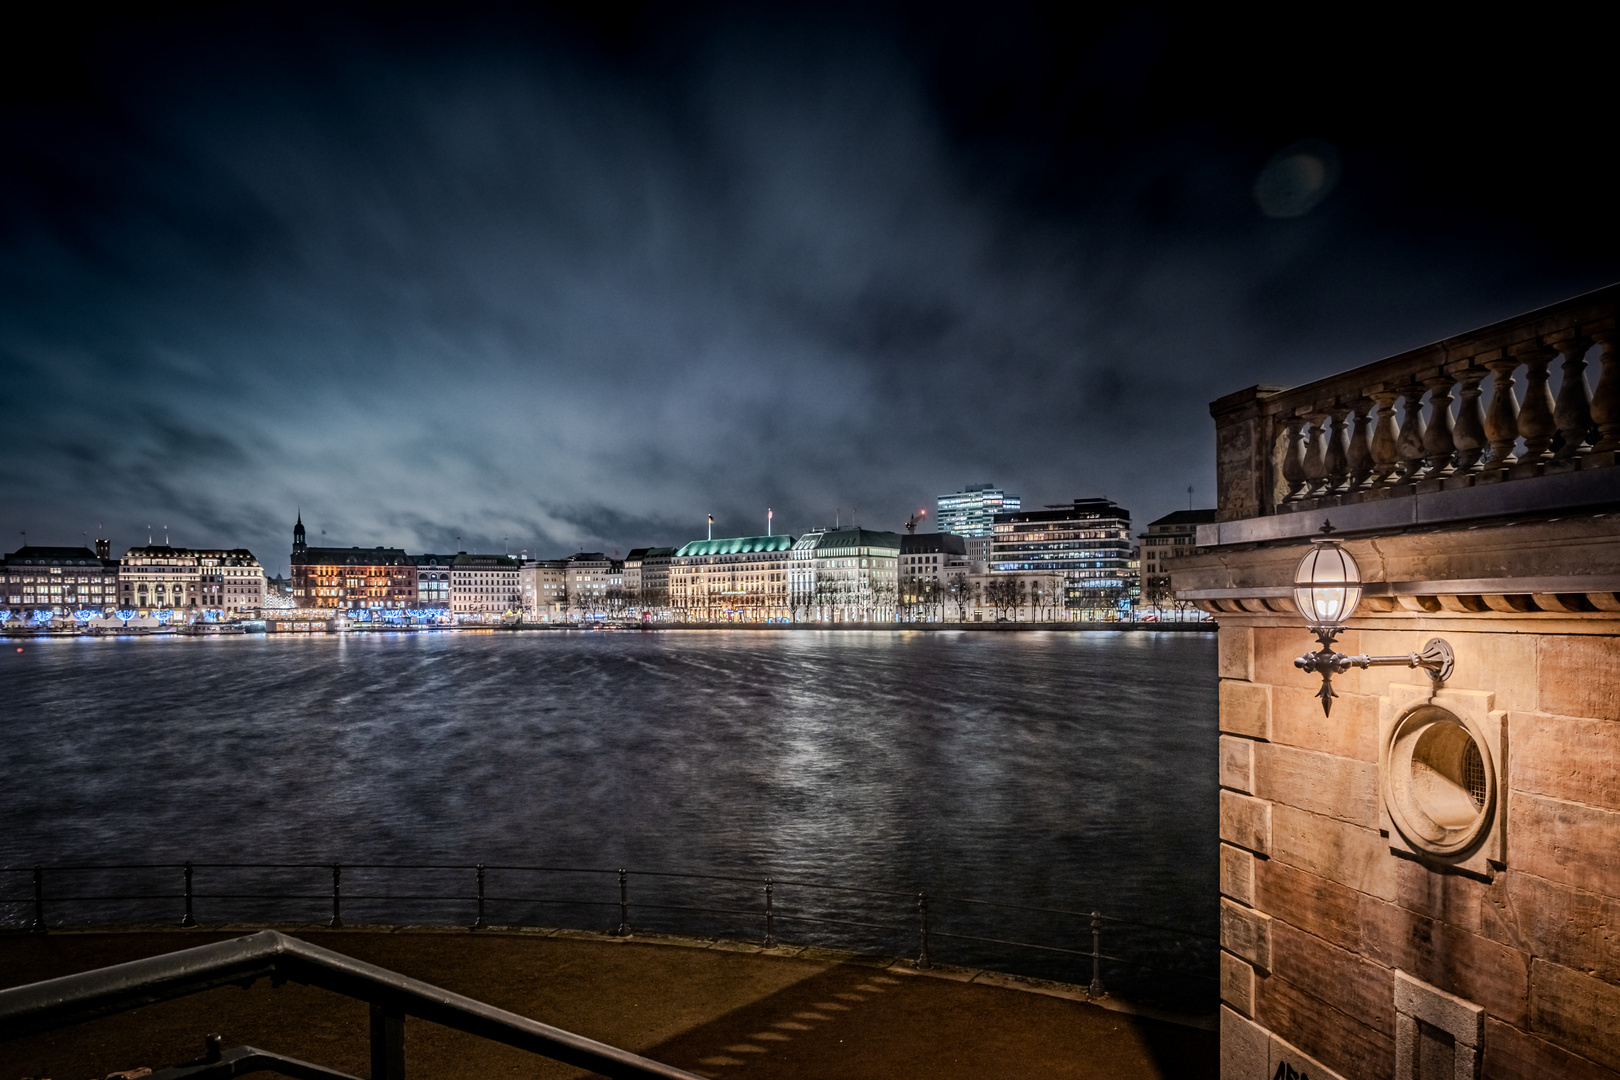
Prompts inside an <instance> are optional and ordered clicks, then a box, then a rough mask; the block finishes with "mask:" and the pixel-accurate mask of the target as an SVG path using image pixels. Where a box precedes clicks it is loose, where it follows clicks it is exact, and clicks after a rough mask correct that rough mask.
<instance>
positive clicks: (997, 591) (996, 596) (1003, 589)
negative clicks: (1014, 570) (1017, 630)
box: [984, 574, 1018, 622]
mask: <svg viewBox="0 0 1620 1080" xmlns="http://www.w3.org/2000/svg"><path fill="white" fill-rule="evenodd" d="M1017 596H1018V592H1017V587H1016V586H1015V585H1014V584H1013V581H1012V579H1011V578H1010V577H1007V576H1005V575H1003V574H992V575H991V576H990V580H989V581H987V582H985V583H984V602H985V603H986V604H988V605H990V610H991V611H993V612H994V613H995V616H996V622H1005V621H1006V619H1007V612H1008V611H1009V610H1010V609H1011V608H1012V606H1013V604H1014V603H1015V602H1016V600H1017Z"/></svg>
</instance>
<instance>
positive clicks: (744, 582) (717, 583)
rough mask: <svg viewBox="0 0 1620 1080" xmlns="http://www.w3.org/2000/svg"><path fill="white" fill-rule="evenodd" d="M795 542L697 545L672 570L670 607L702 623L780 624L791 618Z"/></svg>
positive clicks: (757, 539) (743, 539)
mask: <svg viewBox="0 0 1620 1080" xmlns="http://www.w3.org/2000/svg"><path fill="white" fill-rule="evenodd" d="M792 548H793V537H791V536H736V537H731V538H729V539H724V540H693V541H692V542H691V543H689V544H686V545H684V546H683V547H681V549H680V550H678V551H676V552H675V554H674V556H673V557H672V558H671V560H670V564H669V605H670V607H671V608H672V609H674V611H676V612H677V613H678V614H679V615H681V616H682V617H683V618H686V619H690V620H694V621H698V622H777V621H784V620H787V619H790V618H792V614H793V613H792V610H791V604H790V602H789V590H788V562H789V560H790V558H791V555H790V552H791V550H792Z"/></svg>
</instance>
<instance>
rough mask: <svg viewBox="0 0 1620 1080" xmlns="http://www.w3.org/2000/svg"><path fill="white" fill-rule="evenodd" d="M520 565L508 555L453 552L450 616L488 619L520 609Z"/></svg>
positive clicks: (521, 606) (502, 616)
mask: <svg viewBox="0 0 1620 1080" xmlns="http://www.w3.org/2000/svg"><path fill="white" fill-rule="evenodd" d="M521 570H522V568H521V567H520V566H519V565H518V560H517V559H515V558H513V557H512V556H510V555H468V554H466V553H465V552H463V553H461V554H459V555H457V556H456V557H455V559H454V560H453V561H452V562H451V564H450V612H451V614H452V615H455V616H458V617H462V618H467V619H472V620H482V621H490V620H496V619H500V618H504V617H507V616H512V617H516V616H517V615H518V614H519V613H520V612H521V611H522V610H523V587H522V583H521V581H520V580H519V575H520V573H521Z"/></svg>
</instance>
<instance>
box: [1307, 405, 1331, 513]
mask: <svg viewBox="0 0 1620 1080" xmlns="http://www.w3.org/2000/svg"><path fill="white" fill-rule="evenodd" d="M1305 419H1306V420H1308V421H1310V427H1309V428H1307V429H1306V434H1305V497H1306V498H1308V499H1316V498H1320V497H1321V496H1323V495H1326V494H1327V490H1328V473H1327V413H1325V412H1309V413H1306V414H1305Z"/></svg>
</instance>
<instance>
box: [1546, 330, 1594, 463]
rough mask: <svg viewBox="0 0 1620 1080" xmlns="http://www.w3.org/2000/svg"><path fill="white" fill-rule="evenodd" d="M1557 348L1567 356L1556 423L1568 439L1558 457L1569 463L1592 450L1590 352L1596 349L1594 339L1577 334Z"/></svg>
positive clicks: (1561, 342) (1558, 342) (1559, 430)
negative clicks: (1588, 383) (1589, 380)
mask: <svg viewBox="0 0 1620 1080" xmlns="http://www.w3.org/2000/svg"><path fill="white" fill-rule="evenodd" d="M1554 344H1555V346H1556V347H1557V349H1558V351H1559V352H1560V353H1562V354H1563V355H1564V363H1563V372H1564V381H1563V383H1562V384H1561V385H1560V386H1559V387H1558V401H1557V403H1556V404H1554V405H1553V420H1554V421H1555V422H1556V423H1557V424H1558V433H1559V434H1560V435H1562V436H1563V437H1564V445H1563V446H1562V447H1560V448H1559V450H1558V457H1559V459H1560V460H1567V459H1570V458H1578V457H1580V456H1581V455H1582V454H1584V453H1586V452H1587V451H1588V450H1590V449H1591V448H1592V394H1591V391H1589V390H1587V388H1586V350H1587V349H1590V348H1591V347H1592V339H1591V338H1588V337H1583V336H1582V335H1581V334H1579V333H1576V334H1575V335H1574V336H1572V337H1567V338H1561V339H1559V340H1558V341H1557V342H1555V343H1554Z"/></svg>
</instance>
